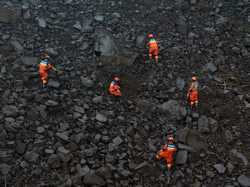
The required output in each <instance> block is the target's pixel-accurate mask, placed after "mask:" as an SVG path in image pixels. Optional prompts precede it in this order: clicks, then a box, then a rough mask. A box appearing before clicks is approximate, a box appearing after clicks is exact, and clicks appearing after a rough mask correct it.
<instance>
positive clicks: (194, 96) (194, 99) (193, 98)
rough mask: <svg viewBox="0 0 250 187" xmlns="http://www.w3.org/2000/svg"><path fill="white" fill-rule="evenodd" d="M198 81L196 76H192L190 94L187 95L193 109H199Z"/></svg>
mask: <svg viewBox="0 0 250 187" xmlns="http://www.w3.org/2000/svg"><path fill="white" fill-rule="evenodd" d="M198 86H199V83H198V80H197V77H196V76H192V82H191V84H190V87H189V89H188V93H187V99H188V101H189V104H190V106H191V108H193V107H194V106H195V107H196V108H197V107H198V95H199V94H198Z"/></svg>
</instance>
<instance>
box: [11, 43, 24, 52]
mask: <svg viewBox="0 0 250 187" xmlns="http://www.w3.org/2000/svg"><path fill="white" fill-rule="evenodd" d="M10 43H11V45H12V46H13V47H14V49H15V50H16V51H17V52H18V53H21V52H23V50H24V48H23V46H22V45H21V44H20V43H19V42H18V41H17V40H13V41H11V42H10Z"/></svg>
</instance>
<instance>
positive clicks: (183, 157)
mask: <svg viewBox="0 0 250 187" xmlns="http://www.w3.org/2000/svg"><path fill="white" fill-rule="evenodd" d="M187 159H188V152H187V151H186V150H179V151H178V152H177V154H176V160H175V162H176V164H186V163H187Z"/></svg>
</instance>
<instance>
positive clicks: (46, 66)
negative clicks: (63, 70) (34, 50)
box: [39, 53, 57, 88]
mask: <svg viewBox="0 0 250 187" xmlns="http://www.w3.org/2000/svg"><path fill="white" fill-rule="evenodd" d="M41 58H42V60H41V61H40V64H39V74H40V80H41V82H42V86H43V88H45V87H46V85H47V84H48V73H49V71H50V70H51V69H53V70H54V71H57V69H56V68H55V67H54V66H52V65H51V64H50V63H49V60H48V59H49V55H48V54H47V53H43V54H42V57H41Z"/></svg>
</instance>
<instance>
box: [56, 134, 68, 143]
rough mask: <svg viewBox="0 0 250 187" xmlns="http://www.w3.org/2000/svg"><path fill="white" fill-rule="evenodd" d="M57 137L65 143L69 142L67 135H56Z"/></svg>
mask: <svg viewBox="0 0 250 187" xmlns="http://www.w3.org/2000/svg"><path fill="white" fill-rule="evenodd" d="M56 136H57V137H58V138H60V139H62V140H64V141H68V140H69V137H68V135H67V134H66V133H59V132H58V133H56Z"/></svg>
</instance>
